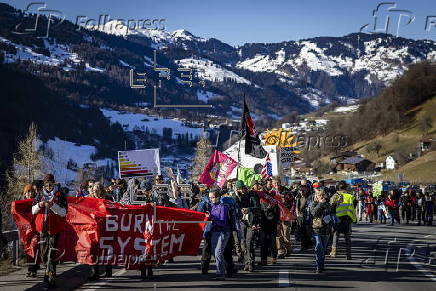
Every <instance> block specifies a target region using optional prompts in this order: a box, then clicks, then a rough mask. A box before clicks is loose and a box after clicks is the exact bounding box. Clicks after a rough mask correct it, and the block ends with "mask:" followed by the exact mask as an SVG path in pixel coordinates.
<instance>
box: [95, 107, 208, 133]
mask: <svg viewBox="0 0 436 291" xmlns="http://www.w3.org/2000/svg"><path fill="white" fill-rule="evenodd" d="M100 110H101V112H103V114H104V116H105V117H106V118H108V119H110V121H111V122H112V123H115V122H118V123H120V124H121V125H122V126H123V128H124V130H125V131H133V130H134V128H135V127H137V128H140V129H142V128H144V130H145V129H146V128H147V127H148V129H149V130H150V131H152V130H153V129H154V130H155V131H156V134H158V135H163V129H164V128H172V129H173V137H175V135H176V134H186V133H188V134H189V135H190V138H191V134H192V139H196V138H197V137H199V136H200V134H201V132H202V128H193V127H188V126H185V125H183V123H182V122H181V121H180V120H177V119H166V118H162V117H155V116H149V115H145V114H139V113H130V112H122V111H116V110H112V109H103V108H102V109H100Z"/></svg>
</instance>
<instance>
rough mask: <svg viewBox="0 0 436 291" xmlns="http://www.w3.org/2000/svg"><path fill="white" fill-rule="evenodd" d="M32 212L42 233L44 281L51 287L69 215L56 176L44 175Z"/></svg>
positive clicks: (37, 228)
mask: <svg viewBox="0 0 436 291" xmlns="http://www.w3.org/2000/svg"><path fill="white" fill-rule="evenodd" d="M32 214H33V215H35V228H36V231H38V232H39V233H40V254H41V260H42V262H43V263H44V264H45V265H46V271H45V275H44V282H46V283H48V285H49V287H54V286H56V282H55V279H56V261H55V260H54V258H55V257H56V253H57V242H58V238H59V234H60V233H61V232H62V230H63V229H64V223H65V221H64V220H65V216H66V215H67V199H66V197H65V194H64V193H63V192H62V191H60V190H59V189H58V185H55V180H54V176H53V175H52V174H47V175H46V176H45V177H44V187H43V190H42V192H41V193H39V194H38V195H37V196H36V197H35V199H34V200H33V206H32Z"/></svg>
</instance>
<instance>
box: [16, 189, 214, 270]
mask: <svg viewBox="0 0 436 291" xmlns="http://www.w3.org/2000/svg"><path fill="white" fill-rule="evenodd" d="M31 208H32V200H30V199H29V200H19V201H15V202H14V203H13V204H12V210H11V211H12V215H13V217H14V220H15V222H16V224H17V227H18V231H19V234H20V238H21V241H22V243H23V245H24V249H25V251H26V254H27V255H28V256H30V257H32V258H35V257H36V258H37V257H38V240H39V239H38V236H39V234H38V233H36V231H35V228H34V223H33V219H34V218H33V215H32V212H31ZM205 220H206V216H205V214H204V213H201V212H197V211H191V210H187V209H180V208H169V207H160V206H157V207H156V208H154V207H153V205H150V204H148V205H144V206H137V205H122V204H120V203H114V202H111V201H108V200H103V199H97V198H87V197H81V198H75V197H68V212H67V216H66V220H65V223H64V228H63V229H64V231H63V232H62V233H61V234H60V237H59V241H58V246H57V248H58V250H57V253H56V256H57V259H58V260H59V261H74V262H79V263H82V264H89V265H94V264H101V265H121V266H125V267H126V268H128V269H139V268H141V267H143V266H144V265H158V264H160V263H162V262H164V261H165V260H168V259H170V258H173V257H175V256H179V255H197V253H198V248H199V246H200V242H201V239H202V234H203V229H204V225H205V224H204V223H201V222H202V221H205ZM195 221H198V223H195ZM183 222H185V223H183Z"/></svg>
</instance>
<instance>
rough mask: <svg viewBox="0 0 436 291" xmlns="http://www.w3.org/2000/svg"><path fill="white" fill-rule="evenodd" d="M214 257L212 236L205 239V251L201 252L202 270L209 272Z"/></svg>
mask: <svg viewBox="0 0 436 291" xmlns="http://www.w3.org/2000/svg"><path fill="white" fill-rule="evenodd" d="M211 257H212V243H211V241H210V235H209V236H208V237H207V238H205V239H204V244H203V249H202V252H201V270H203V271H206V272H207V271H209V265H210V259H211Z"/></svg>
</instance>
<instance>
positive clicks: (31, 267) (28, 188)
mask: <svg viewBox="0 0 436 291" xmlns="http://www.w3.org/2000/svg"><path fill="white" fill-rule="evenodd" d="M37 191H38V189H37V185H36V183H35V181H34V182H33V183H32V185H30V184H28V185H25V186H24V188H23V194H22V197H21V199H35V197H36V193H38V192H37ZM31 224H32V228H34V227H35V219H32V221H31ZM38 269H39V264H35V263H29V264H28V265H27V273H26V277H27V278H36V273H37V270H38Z"/></svg>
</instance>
